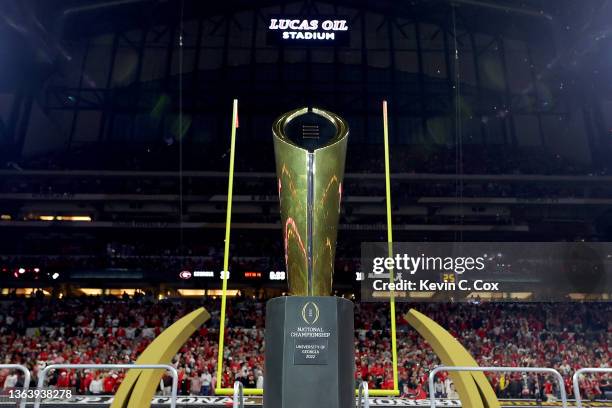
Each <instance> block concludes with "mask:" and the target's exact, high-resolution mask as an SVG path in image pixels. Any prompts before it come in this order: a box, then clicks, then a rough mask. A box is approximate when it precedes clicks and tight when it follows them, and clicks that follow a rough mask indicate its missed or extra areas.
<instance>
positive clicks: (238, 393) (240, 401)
mask: <svg viewBox="0 0 612 408" xmlns="http://www.w3.org/2000/svg"><path fill="white" fill-rule="evenodd" d="M232 408H244V387H243V385H242V383H241V382H240V381H235V382H234V400H233V401H232Z"/></svg>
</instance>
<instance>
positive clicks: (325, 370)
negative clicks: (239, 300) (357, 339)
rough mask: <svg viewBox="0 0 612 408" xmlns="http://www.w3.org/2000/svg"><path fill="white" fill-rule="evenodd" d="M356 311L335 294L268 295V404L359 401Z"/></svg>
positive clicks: (299, 406) (304, 407)
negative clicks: (356, 377) (356, 394)
mask: <svg viewBox="0 0 612 408" xmlns="http://www.w3.org/2000/svg"><path fill="white" fill-rule="evenodd" d="M353 313H354V312H353V302H351V301H350V300H347V299H344V298H338V297H332V296H284V297H278V298H274V299H271V300H269V301H268V303H267V305H266V334H265V340H266V355H265V376H264V378H265V380H264V398H263V406H264V408H312V407H325V408H349V407H350V408H352V407H354V406H355V350H354V347H355V346H354V333H355V331H354V314H353Z"/></svg>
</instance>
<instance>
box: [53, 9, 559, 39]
mask: <svg viewBox="0 0 612 408" xmlns="http://www.w3.org/2000/svg"><path fill="white" fill-rule="evenodd" d="M311 3H312V2H310V1H308V0H305V1H304V4H306V5H308V4H311ZM329 3H332V4H333V5H334V6H336V7H338V6H340V7H347V8H355V9H358V10H364V11H368V12H373V13H380V14H383V15H389V16H395V17H402V18H408V19H411V20H415V21H423V22H431V23H436V24H440V25H444V24H447V23H448V21H449V19H448V18H447V14H448V12H449V10H450V8H451V7H452V6H456V7H460V8H461V9H462V10H463V11H464V12H465V13H466V14H468V15H469V16H470V17H471V18H469V26H466V27H463V28H465V29H468V28H469V29H471V30H474V31H483V32H489V31H490V32H499V30H500V27H502V26H503V25H500V24H499V21H498V19H501V18H505V17H506V16H507V14H508V13H512V15H513V16H514V17H516V18H518V19H520V20H521V25H524V27H523V28H527V27H529V26H530V25H531V26H534V28H535V29H537V27H538V25H539V24H540V20H541V19H542V18H543V19H546V20H550V19H552V17H551V16H550V14H548V13H547V12H545V11H543V10H540V9H539V8H537V7H536V5H535V4H533V5H532V6H531V5H529V4H528V5H527V6H526V7H525V6H523V3H524V2H519V1H516V0H506V1H504V2H502V3H501V4H500V3H499V2H496V3H493V2H492V1H490V0H435V1H425V0H418V1H396V0H380V1H376V2H372V1H368V0H356V1H355V0H336V1H333V2H329ZM54 4H56V7H57V8H56V10H57V9H59V10H62V11H61V12H60V13H59V14H58V13H57V12H55V20H54V21H51V22H49V23H48V25H50V26H52V27H53V30H54V32H55V33H56V35H57V36H58V37H59V38H64V39H70V38H80V37H83V36H93V35H97V34H100V33H107V32H110V31H124V30H130V29H138V28H145V27H147V26H150V25H164V24H168V25H173V24H176V23H177V22H178V21H179V19H180V16H181V10H180V6H179V5H180V3H179V2H168V1H161V0H112V1H110V0H107V1H99V2H90V3H86V4H85V5H83V4H82V3H76V4H75V3H74V2H72V1H64V2H62V1H57V2H54ZM183 4H184V11H183V13H184V15H185V16H189V17H188V19H198V18H206V17H210V16H216V15H229V14H231V13H235V12H239V11H247V10H255V6H254V3H253V2H252V1H248V0H230V1H224V2H203V1H198V0H184V3H183ZM283 4H285V2H282V1H278V0H275V1H272V0H263V1H259V2H257V6H256V9H261V8H265V7H271V6H277V5H281V6H282V5H283ZM45 8H48V6H46V7H45ZM306 8H308V7H306ZM311 9H313V10H315V11H316V8H312V7H311ZM485 15H486V16H485ZM485 17H486V18H485ZM466 22H467V21H466ZM515 23H516V21H515ZM523 23H524V24H523ZM521 33H524V30H512V32H508V33H507V35H521Z"/></svg>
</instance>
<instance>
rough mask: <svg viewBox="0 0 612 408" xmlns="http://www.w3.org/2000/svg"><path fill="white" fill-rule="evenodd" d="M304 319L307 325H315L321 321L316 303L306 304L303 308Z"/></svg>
mask: <svg viewBox="0 0 612 408" xmlns="http://www.w3.org/2000/svg"><path fill="white" fill-rule="evenodd" d="M302 319H304V321H305V322H306V323H307V324H315V323H316V321H317V320H319V306H317V304H316V303H314V302H306V304H305V305H304V307H303V308H302Z"/></svg>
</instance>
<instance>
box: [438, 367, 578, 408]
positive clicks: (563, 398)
mask: <svg viewBox="0 0 612 408" xmlns="http://www.w3.org/2000/svg"><path fill="white" fill-rule="evenodd" d="M440 371H492V372H532V373H548V374H552V375H554V376H555V378H556V379H557V382H558V384H559V392H560V393H561V404H562V407H563V408H567V394H566V393H565V387H564V386H563V377H562V376H561V374H559V372H558V371H557V370H555V369H554V368H543V367H456V366H438V367H436V368H434V369H433V370H431V371H430V372H429V400H430V401H431V408H436V393H435V389H434V379H435V377H436V374H438V373H439V372H440Z"/></svg>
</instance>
